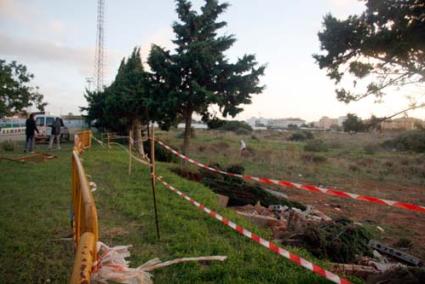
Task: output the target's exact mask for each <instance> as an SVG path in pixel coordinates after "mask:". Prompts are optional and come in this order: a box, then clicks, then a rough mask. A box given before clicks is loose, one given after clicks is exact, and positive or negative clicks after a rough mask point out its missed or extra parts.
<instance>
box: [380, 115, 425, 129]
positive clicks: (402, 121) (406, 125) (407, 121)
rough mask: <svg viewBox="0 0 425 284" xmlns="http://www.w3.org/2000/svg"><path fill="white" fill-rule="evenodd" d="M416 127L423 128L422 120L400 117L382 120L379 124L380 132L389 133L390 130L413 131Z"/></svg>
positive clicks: (424, 124)
mask: <svg viewBox="0 0 425 284" xmlns="http://www.w3.org/2000/svg"><path fill="white" fill-rule="evenodd" d="M418 125H422V126H425V123H424V121H423V120H420V119H417V118H413V117H402V118H396V119H392V120H384V121H383V122H381V129H382V131H391V130H413V129H415V128H417V126H418Z"/></svg>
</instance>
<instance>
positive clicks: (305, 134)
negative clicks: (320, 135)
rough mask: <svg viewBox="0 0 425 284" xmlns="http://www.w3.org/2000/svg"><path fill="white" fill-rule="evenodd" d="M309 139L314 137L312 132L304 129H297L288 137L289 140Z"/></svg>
mask: <svg viewBox="0 0 425 284" xmlns="http://www.w3.org/2000/svg"><path fill="white" fill-rule="evenodd" d="M311 139H314V136H313V133H311V132H310V131H306V130H302V131H297V132H295V133H293V134H292V135H291V136H290V137H289V140H291V141H305V140H311Z"/></svg>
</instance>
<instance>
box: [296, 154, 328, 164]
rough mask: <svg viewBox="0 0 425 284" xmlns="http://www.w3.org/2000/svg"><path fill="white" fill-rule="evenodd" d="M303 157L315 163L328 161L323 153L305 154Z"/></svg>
mask: <svg viewBox="0 0 425 284" xmlns="http://www.w3.org/2000/svg"><path fill="white" fill-rule="evenodd" d="M302 158H303V160H304V161H306V162H313V163H323V162H326V160H327V158H326V157H325V156H322V155H315V154H304V155H302Z"/></svg>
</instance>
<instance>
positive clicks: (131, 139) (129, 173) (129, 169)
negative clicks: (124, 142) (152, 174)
mask: <svg viewBox="0 0 425 284" xmlns="http://www.w3.org/2000/svg"><path fill="white" fill-rule="evenodd" d="M132 144H133V132H132V131H131V129H130V130H129V131H128V175H129V176H131V160H132V158H131V154H132V152H131V146H132Z"/></svg>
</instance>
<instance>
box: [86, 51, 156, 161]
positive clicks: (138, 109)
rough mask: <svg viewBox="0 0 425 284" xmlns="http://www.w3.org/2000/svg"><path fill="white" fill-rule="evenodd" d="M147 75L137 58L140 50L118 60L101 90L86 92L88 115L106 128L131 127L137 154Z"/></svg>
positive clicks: (143, 120) (144, 118)
mask: <svg viewBox="0 0 425 284" xmlns="http://www.w3.org/2000/svg"><path fill="white" fill-rule="evenodd" d="M146 80H147V75H146V72H145V71H144V68H143V64H142V60H141V58H140V49H139V48H135V49H134V50H133V52H132V53H131V55H130V56H129V57H128V58H127V59H126V58H124V59H123V60H122V61H121V64H120V66H119V69H118V73H117V75H116V77H115V79H114V81H113V83H112V84H111V85H110V86H108V87H106V88H105V89H104V91H102V92H87V93H86V96H85V97H86V100H87V102H88V104H89V106H88V107H87V108H84V109H85V110H87V111H88V116H89V117H90V118H92V119H97V120H99V122H100V123H101V124H104V126H106V127H108V128H114V125H113V124H118V125H122V124H126V126H127V129H129V128H132V129H133V131H134V133H135V140H136V144H137V149H138V151H139V153H143V143H142V137H141V132H142V126H143V125H144V124H147V123H148V122H149V115H148V104H149V94H148V92H147V91H146Z"/></svg>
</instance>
